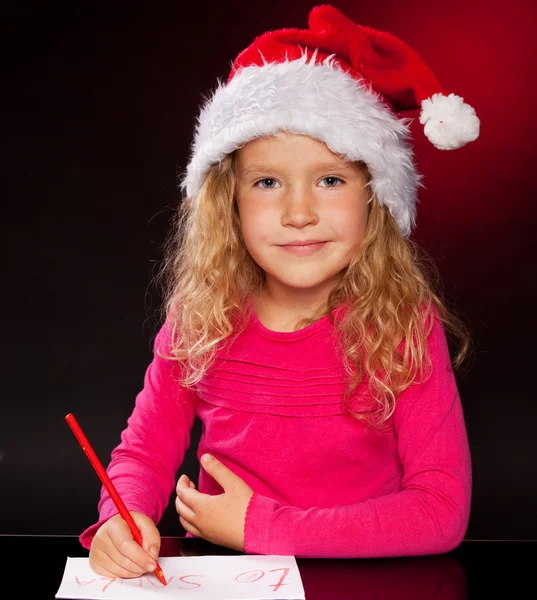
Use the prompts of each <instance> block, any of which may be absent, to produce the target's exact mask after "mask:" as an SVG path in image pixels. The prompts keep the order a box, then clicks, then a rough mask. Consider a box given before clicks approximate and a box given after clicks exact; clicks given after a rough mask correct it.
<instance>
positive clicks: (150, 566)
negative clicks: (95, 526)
mask: <svg viewBox="0 0 537 600" xmlns="http://www.w3.org/2000/svg"><path fill="white" fill-rule="evenodd" d="M125 527H126V528H127V529H128V525H127V523H126V522H125V521H123V522H121V521H118V522H117V526H114V527H110V528H109V529H108V532H107V535H108V537H109V543H108V544H106V546H105V550H106V553H107V554H108V555H109V556H110V558H111V560H113V561H114V562H115V563H116V565H118V567H120V568H124V569H127V570H130V571H134V570H141V571H142V573H145V572H147V571H153V570H154V569H155V566H156V563H155V560H154V559H153V558H152V557H151V556H150V555H149V554H148V553H147V552H146V551H145V550H144V549H143V548H142V547H141V546H140V545H139V544H138V543H137V542H135V541H134V539H133V538H132V534H130V530H129V535H126V533H125ZM142 535H143V534H142Z"/></svg>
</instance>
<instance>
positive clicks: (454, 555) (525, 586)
mask: <svg viewBox="0 0 537 600" xmlns="http://www.w3.org/2000/svg"><path fill="white" fill-rule="evenodd" d="M0 553H1V556H2V557H3V561H2V562H3V569H2V573H3V582H4V592H2V593H1V594H0V596H1V597H2V598H4V599H5V600H8V598H15V597H17V598H19V597H24V598H26V597H29V598H39V599H44V600H51V599H53V598H54V595H55V594H56V592H57V590H58V587H59V585H60V582H61V579H62V576H63V571H64V568H65V562H66V560H67V557H78V556H81V557H86V556H88V553H87V551H86V550H84V549H83V548H82V547H81V545H80V543H79V541H78V538H77V537H76V536H16V535H0ZM203 554H216V555H229V554H238V553H237V552H233V551H231V550H227V549H226V548H221V547H219V546H213V545H211V544H209V543H207V542H204V541H203V540H198V539H192V538H188V539H187V538H172V537H164V538H163V539H162V548H161V556H199V555H203ZM6 559H7V561H6ZM28 559H29V560H30V561H31V568H27V567H26V566H25V564H24V563H25V562H26V561H27V560H28ZM297 563H298V567H299V570H300V574H301V577H302V583H303V585H304V590H305V595H306V600H338V599H351V598H356V599H365V600H385V599H390V600H391V599H394V600H395V599H397V600H402V599H407V598H408V599H413V600H426V599H427V600H432V599H433V598H434V599H435V600H455V599H457V600H459V599H464V598H471V599H474V598H479V599H483V600H484V599H486V598H492V599H494V598H503V599H505V600H507V599H509V600H511V599H518V598H536V597H537V592H536V586H535V580H536V573H537V540H536V541H527V542H526V541H518V542H509V541H498V542H492V541H465V542H463V543H462V544H461V545H460V546H459V547H458V548H457V549H455V550H454V551H452V552H450V553H448V554H443V555H438V556H424V557H411V558H390V559H388V558H385V559H352V560H350V559H335V560H326V559H309V558H308V559H307V558H297ZM18 582H20V585H17V583H18ZM8 583H10V585H8ZM10 589H11V592H9V591H8V590H10Z"/></svg>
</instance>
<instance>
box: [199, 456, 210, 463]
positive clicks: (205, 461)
mask: <svg viewBox="0 0 537 600" xmlns="http://www.w3.org/2000/svg"><path fill="white" fill-rule="evenodd" d="M211 458H212V456H211V455H210V454H204V455H203V456H202V457H201V461H202V462H204V463H208V462H209V461H210V460H211Z"/></svg>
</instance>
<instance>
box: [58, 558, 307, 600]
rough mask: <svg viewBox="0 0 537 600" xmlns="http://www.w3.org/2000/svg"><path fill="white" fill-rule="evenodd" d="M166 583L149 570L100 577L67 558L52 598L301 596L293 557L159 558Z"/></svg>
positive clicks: (83, 561) (257, 599)
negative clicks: (123, 576) (134, 576)
mask: <svg viewBox="0 0 537 600" xmlns="http://www.w3.org/2000/svg"><path fill="white" fill-rule="evenodd" d="M159 564H160V566H161V567H162V571H163V572H164V576H165V578H166V581H167V585H166V586H164V585H162V584H161V583H160V582H159V580H158V579H157V578H156V577H155V575H154V574H147V575H142V577H139V578H137V579H120V578H116V579H114V578H111V577H102V576H101V575H97V574H96V573H95V572H94V571H92V569H91V567H90V566H89V559H87V558H71V557H69V558H68V559H67V562H66V564H65V570H64V573H63V578H62V581H61V584H60V587H59V588H58V591H57V592H56V596H55V597H56V598H69V599H72V600H78V599H79V598H80V599H88V600H97V599H100V598H106V599H107V600H150V599H151V598H165V597H169V598H172V597H173V598H181V600H266V599H267V598H275V599H282V600H284V599H285V600H305V595H304V587H303V586H302V579H301V577H300V571H299V570H298V565H297V562H296V559H295V557H294V556H264V555H254V554H244V555H243V554H241V555H238V556H177V557H163V558H159Z"/></svg>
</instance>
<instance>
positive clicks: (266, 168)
mask: <svg viewBox="0 0 537 600" xmlns="http://www.w3.org/2000/svg"><path fill="white" fill-rule="evenodd" d="M286 169H287V166H286V165H283V164H276V163H275V164H270V163H262V164H261V163H259V164H252V165H250V166H249V167H248V168H246V169H239V174H240V175H241V176H242V177H251V176H255V175H261V174H263V173H270V172H275V171H285V170H286ZM310 169H311V171H313V172H317V171H338V172H340V173H355V172H356V171H355V168H354V166H353V165H352V164H351V163H348V162H341V163H335V162H319V163H314V164H313V165H311V167H310Z"/></svg>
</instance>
